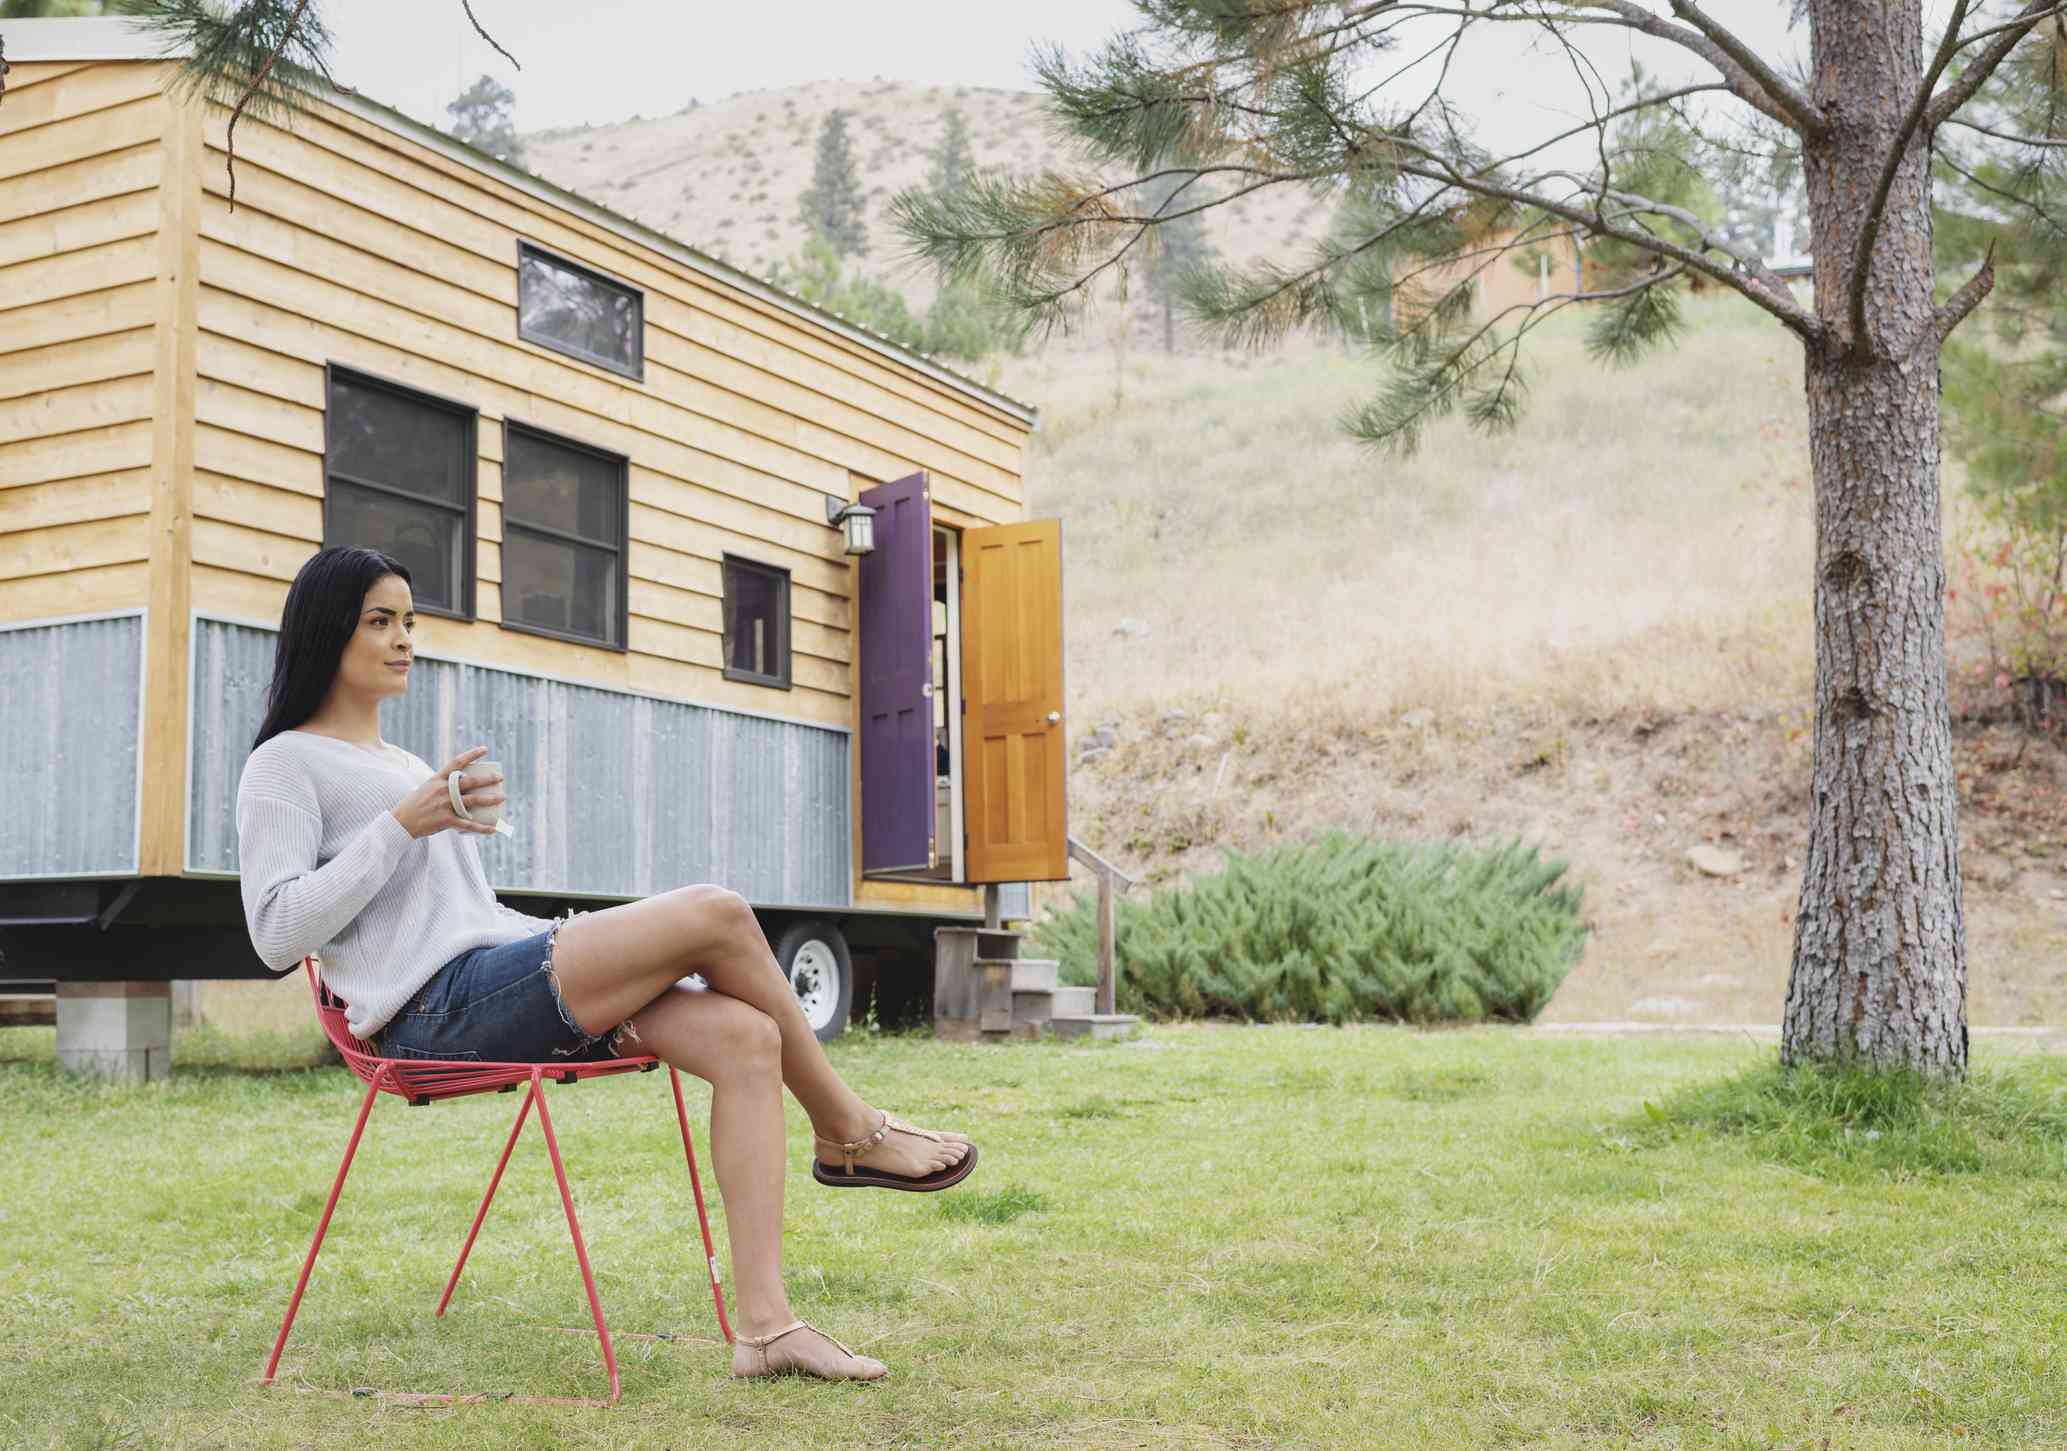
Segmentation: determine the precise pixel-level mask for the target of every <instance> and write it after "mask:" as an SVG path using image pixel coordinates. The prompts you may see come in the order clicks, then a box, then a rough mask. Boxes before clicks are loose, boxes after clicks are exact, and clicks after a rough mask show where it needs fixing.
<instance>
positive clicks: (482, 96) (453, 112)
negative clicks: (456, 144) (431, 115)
mask: <svg viewBox="0 0 2067 1451" xmlns="http://www.w3.org/2000/svg"><path fill="white" fill-rule="evenodd" d="M516 104H517V93H516V92H515V91H512V90H511V89H510V88H509V87H508V86H506V85H504V84H503V83H502V82H500V81H498V80H496V79H495V77H493V76H487V75H484V76H482V77H481V78H480V79H479V80H477V81H475V82H474V83H473V84H472V85H471V86H468V87H467V88H466V89H465V90H464V91H461V92H460V93H459V98H458V99H457V100H454V101H452V102H450V103H449V104H447V105H446V107H445V113H446V114H447V115H449V116H450V117H452V134H453V135H454V136H457V137H458V138H459V139H460V140H462V141H464V142H466V144H467V145H469V146H472V147H475V148H476V149H478V150H481V151H485V152H487V153H488V154H489V155H490V156H492V157H494V158H495V159H496V160H498V161H507V162H509V163H510V164H511V165H513V166H514V165H519V164H521V163H522V162H523V160H524V146H523V143H522V142H520V141H518V140H517V126H516V121H515V119H514V117H513V115H512V111H513V109H514V108H515V106H516Z"/></svg>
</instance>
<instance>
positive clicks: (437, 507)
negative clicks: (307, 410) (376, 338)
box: [323, 367, 478, 620]
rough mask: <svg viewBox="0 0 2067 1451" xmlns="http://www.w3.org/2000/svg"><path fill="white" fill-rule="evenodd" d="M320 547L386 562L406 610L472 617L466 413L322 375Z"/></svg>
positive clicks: (469, 426)
mask: <svg viewBox="0 0 2067 1451" xmlns="http://www.w3.org/2000/svg"><path fill="white" fill-rule="evenodd" d="M328 373H329V376H328V389H327V392H328V398H329V407H328V409H327V410H326V412H325V413H324V460H325V463H324V469H325V487H324V490H323V542H324V543H325V544H355V545H358V546H359V547H361V548H363V549H378V550H379V551H380V552H381V553H383V554H387V555H392V556H393V557H394V558H395V559H397V560H399V561H401V562H402V563H403V564H405V565H407V566H408V568H409V573H410V575H411V577H412V582H411V591H412V593H413V594H414V596H415V600H416V608H417V609H418V610H419V611H422V612H423V613H425V614H433V615H449V616H452V617H454V618H457V619H463V620H471V619H472V618H473V617H474V498H475V495H476V493H477V492H478V490H477V489H476V487H475V479H476V474H477V466H476V464H475V456H476V453H477V449H476V447H475V442H474V439H475V427H476V420H475V413H474V410H473V409H471V408H468V407H466V406H465V405H463V404H459V403H453V402H450V401H448V400H446V399H443V398H434V397H432V396H431V395H430V394H428V393H419V392H417V391H416V390H415V389H413V388H404V387H402V386H401V385H400V384H396V383H387V382H383V381H381V380H380V379H378V378H373V377H369V376H367V375H366V374H364V373H354V372H351V371H349V370H347V369H344V368H338V367H333V368H331V369H329V370H328Z"/></svg>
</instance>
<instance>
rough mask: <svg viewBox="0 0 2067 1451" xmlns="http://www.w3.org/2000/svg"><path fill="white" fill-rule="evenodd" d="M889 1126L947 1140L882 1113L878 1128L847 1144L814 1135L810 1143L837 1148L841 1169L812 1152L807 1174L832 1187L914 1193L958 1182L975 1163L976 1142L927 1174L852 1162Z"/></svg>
mask: <svg viewBox="0 0 2067 1451" xmlns="http://www.w3.org/2000/svg"><path fill="white" fill-rule="evenodd" d="M892 1129H895V1130H896V1131H897V1132H898V1133H901V1134H911V1135H912V1136H913V1137H915V1138H921V1139H931V1140H932V1141H933V1142H934V1143H936V1144H944V1143H947V1142H949V1140H947V1139H946V1138H944V1137H943V1136H941V1135H940V1134H936V1133H934V1132H932V1131H931V1130H930V1129H915V1128H913V1127H912V1126H911V1125H910V1124H908V1123H906V1122H904V1120H902V1119H899V1118H893V1117H891V1116H890V1115H889V1114H888V1113H885V1114H884V1115H883V1123H882V1126H881V1127H880V1128H878V1129H877V1130H876V1131H875V1132H874V1133H872V1134H870V1135H868V1136H867V1137H866V1138H860V1139H856V1140H855V1141H854V1142H853V1143H851V1144H842V1143H836V1142H834V1141H833V1140H831V1139H821V1138H816V1137H814V1138H813V1139H812V1143H813V1144H814V1145H815V1144H824V1145H826V1146H827V1147H829V1148H834V1149H838V1150H839V1151H840V1156H841V1158H843V1159H844V1160H846V1165H845V1168H844V1170H843V1171H842V1172H839V1173H835V1172H833V1171H832V1170H830V1169H828V1168H827V1167H826V1165H825V1161H824V1160H823V1159H820V1158H817V1157H815V1156H814V1157H813V1158H812V1160H811V1177H812V1178H814V1179H816V1180H817V1181H818V1182H819V1183H821V1184H824V1185H826V1186H827V1187H828V1188H832V1189H903V1190H906V1191H908V1192H910V1193H914V1194H930V1193H932V1192H933V1191H934V1190H936V1189H945V1188H947V1187H949V1186H950V1185H953V1184H959V1183H961V1182H962V1181H963V1180H964V1179H966V1178H968V1177H969V1171H970V1170H971V1169H973V1168H975V1167H976V1145H974V1144H969V1145H968V1149H969V1152H968V1153H966V1154H964V1155H962V1161H961V1162H960V1163H959V1164H950V1165H948V1166H947V1167H946V1168H945V1169H936V1170H935V1171H934V1172H933V1173H931V1174H892V1173H890V1172H889V1171H888V1170H886V1169H869V1168H864V1167H862V1166H861V1165H859V1164H857V1163H856V1162H855V1161H856V1160H857V1159H859V1158H860V1157H861V1156H862V1155H863V1154H865V1153H867V1152H868V1151H869V1150H870V1149H873V1148H874V1147H875V1146H876V1145H878V1144H880V1143H882V1142H883V1136H884V1135H885V1134H887V1133H889V1132H890V1131H891V1130H892Z"/></svg>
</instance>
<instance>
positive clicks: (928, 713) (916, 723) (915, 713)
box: [857, 474, 947, 872]
mask: <svg viewBox="0 0 2067 1451" xmlns="http://www.w3.org/2000/svg"><path fill="white" fill-rule="evenodd" d="M929 498H930V496H929V495H928V493H927V490H926V476H925V475H924V474H913V475H912V476H911V477H910V478H908V479H899V480H897V481H896V482H895V483H890V484H884V485H882V486H881V487H879V488H874V489H870V490H868V491H867V492H866V493H864V494H863V495H862V496H861V502H862V503H864V504H867V505H868V506H869V507H870V508H872V509H874V510H875V511H876V519H875V525H876V547H875V549H874V550H873V551H871V552H870V553H868V554H864V555H862V556H861V610H860V618H859V621H858V623H857V628H858V629H859V631H860V633H861V643H860V645H859V647H858V648H859V649H860V651H861V869H862V871H863V872H901V871H925V870H926V869H927V868H929V867H931V866H932V865H933V852H934V842H933V839H932V838H933V508H932V505H931V503H930V502H929ZM939 845H940V847H941V849H942V850H943V851H944V850H945V849H946V847H947V843H945V842H942V843H940V844H939Z"/></svg>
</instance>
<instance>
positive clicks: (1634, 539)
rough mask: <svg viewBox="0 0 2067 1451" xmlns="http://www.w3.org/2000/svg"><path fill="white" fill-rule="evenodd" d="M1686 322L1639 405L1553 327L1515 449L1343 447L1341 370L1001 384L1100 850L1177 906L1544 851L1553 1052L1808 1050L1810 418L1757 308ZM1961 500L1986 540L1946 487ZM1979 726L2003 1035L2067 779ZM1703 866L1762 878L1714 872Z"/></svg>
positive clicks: (2051, 760) (2022, 981)
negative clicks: (1394, 454)
mask: <svg viewBox="0 0 2067 1451" xmlns="http://www.w3.org/2000/svg"><path fill="white" fill-rule="evenodd" d="M1692 320H1693V328H1692V330H1691V332H1690V335H1689V336H1688V337H1687V338H1686V339H1685V341H1684V342H1683V343H1682V344H1681V345H1680V346H1679V347H1678V348H1676V349H1674V350H1672V351H1669V352H1665V353H1661V354H1658V355H1656V356H1654V357H1653V358H1652V359H1650V360H1648V361H1647V362H1646V363H1645V364H1644V365H1643V366H1642V367H1641V368H1638V369H1636V370H1633V371H1629V372H1609V371H1606V370H1603V369H1601V368H1599V367H1596V366H1595V365H1594V364H1592V363H1591V362H1590V361H1588V360H1587V359H1586V358H1585V356H1584V353H1583V350H1582V347H1581V341H1580V334H1579V329H1578V327H1577V326H1576V325H1575V326H1561V325H1559V324H1553V325H1552V326H1551V327H1549V328H1546V329H1545V330H1543V331H1542V332H1540V333H1539V334H1537V337H1538V338H1540V339H1541V341H1542V346H1540V347H1538V348H1536V349H1535V350H1534V352H1533V354H1532V373H1533V376H1534V384H1535V386H1534V391H1533V398H1532V403H1531V407H1530V411H1529V414H1528V417H1527V419H1526V420H1525V422H1524V423H1523V425H1522V428H1521V430H1520V431H1519V432H1518V433H1516V434H1514V435H1511V436H1508V437H1505V438H1499V439H1487V438H1483V437H1480V436H1478V435H1476V434H1473V433H1470V432H1469V431H1467V430H1466V429H1465V428H1464V427H1463V425H1462V424H1461V423H1457V422H1454V421H1452V422H1446V423H1443V424H1441V425H1438V426H1437V427H1435V428H1434V429H1432V430H1431V431H1430V432H1429V434H1428V436H1427V438H1426V440H1425V443H1424V446H1423V448H1422V450H1421V452H1420V453H1419V454H1418V456H1416V457H1414V458H1411V459H1405V460H1401V459H1394V458H1390V457H1387V456H1385V455H1383V454H1378V453H1373V452H1371V451H1369V450H1367V449H1364V448H1362V447H1360V446H1358V445H1356V444H1354V443H1352V442H1350V441H1349V440H1348V439H1347V438H1346V437H1345V436H1343V435H1342V433H1341V432H1340V430H1339V429H1338V427H1337V423H1336V420H1337V418H1338V416H1339V415H1340V413H1341V412H1342V410H1343V408H1344V407H1345V406H1346V405H1347V404H1348V403H1349V401H1350V400H1351V399H1353V398H1355V397H1357V396H1358V395H1359V393H1360V392H1361V391H1362V390H1364V389H1366V388H1368V387H1369V386H1370V384H1371V382H1372V379H1373V376H1374V375H1373V372H1372V369H1371V367H1370V365H1369V364H1368V363H1367V362H1364V361H1362V360H1360V359H1356V358H1351V357H1349V356H1346V355H1345V354H1344V353H1343V352H1342V351H1341V350H1340V349H1339V348H1329V347H1320V346H1314V345H1305V346H1300V347H1294V348H1290V349H1287V350H1285V351H1283V352H1280V353H1274V354H1267V355H1261V356H1251V357H1229V356H1220V355H1213V354H1207V355H1195V356H1179V357H1176V358H1164V357H1162V356H1161V355H1155V354H1143V353H1140V352H1133V353H1129V354H1126V355H1124V356H1123V357H1116V356H1115V355H1114V354H1112V353H1109V352H1108V353H1105V354H1103V355H1099V354H1094V353H1088V352H1086V353H1074V354H1065V353H1061V352H1050V353H1048V354H1046V355H1042V356H1037V357H1029V358H1025V359H1021V360H1017V361H1016V362H1014V363H1012V364H1010V365H1008V366H1007V367H1006V369H1005V373H1004V376H1003V378H1002V382H1003V384H1004V386H1005V387H1006V388H1007V390H1008V391H1010V392H1012V393H1013V394H1014V395H1015V396H1019V397H1023V398H1028V399H1031V400H1034V401H1037V402H1038V403H1039V404H1040V405H1041V407H1042V424H1041V432H1040V433H1039V435H1038V436H1037V439H1036V450H1035V457H1034V459H1033V463H1032V467H1031V477H1030V490H1031V495H1032V507H1033V510H1034V512H1036V513H1037V514H1059V515H1061V516H1062V517H1063V518H1064V520H1065V521H1066V523H1065V535H1064V553H1065V560H1066V571H1067V579H1066V599H1067V605H1066V607H1067V612H1068V631H1069V640H1068V652H1069V654H1068V659H1069V671H1070V679H1069V691H1068V694H1069V706H1070V718H1071V724H1070V732H1071V753H1072V758H1073V761H1074V762H1075V765H1074V767H1073V771H1072V776H1071V790H1072V798H1071V809H1072V829H1073V830H1074V831H1075V833H1076V834H1077V835H1079V836H1081V837H1084V838H1085V839H1086V840H1088V841H1089V842H1091V843H1092V844H1093V845H1094V846H1095V847H1097V848H1098V849H1099V850H1101V851H1104V852H1108V853H1110V854H1111V855H1113V856H1114V858H1115V859H1116V860H1118V861H1119V862H1120V863H1121V864H1122V865H1123V866H1124V867H1126V868H1127V869H1129V870H1132V871H1134V872H1137V873H1140V874H1142V875H1143V876H1145V877H1146V878H1147V879H1148V880H1149V881H1150V882H1164V881H1172V880H1176V879H1180V878H1181V877H1182V876H1183V875H1185V874H1186V873H1188V872H1191V871H1195V870H1198V869H1202V868H1210V867H1212V866H1214V865H1216V864H1217V862H1218V860H1219V856H1220V849H1221V848H1222V847H1223V846H1240V847H1249V846H1256V845H1260V844H1264V843H1269V842H1273V841H1279V840H1283V839H1287V838H1291V837H1296V836H1301V835H1305V834H1307V833H1310V832H1313V831H1316V830H1319V829H1323V828H1327V827H1345V828H1349V829H1352V830H1359V831H1372V832H1382V833H1388V834H1394V835H1400V836H1412V837H1423V838H1430V837H1433V838H1447V837H1460V836H1461V837H1470V838H1496V837H1504V836H1508V835H1512V834H1521V835H1523V836H1526V837H1528V838H1530V839H1532V840H1535V841H1538V842H1541V843H1543V844H1544V845H1545V846H1546V847H1548V848H1549V849H1550V850H1552V851H1554V852H1556V853H1558V854H1560V855H1562V856H1564V857H1565V858H1566V859H1568V860H1569V861H1570V862H1571V863H1572V866H1573V871H1574V873H1575V875H1576V877H1577V879H1578V880H1579V881H1581V882H1582V883H1583V884H1584V885H1585V887H1586V890H1587V901H1588V904H1589V915H1590V917H1591V919H1592V924H1593V927H1594V936H1593V938H1592V941H1591V945H1590V946H1589V949H1588V951H1587V955H1586V958H1585V961H1584V962H1583V963H1582V964H1581V966H1580V967H1579V969H1578V970H1577V971H1576V972H1575V973H1574V974H1573V976H1572V977H1571V979H1570V980H1569V981H1568V982H1567V984H1566V985H1565V987H1564V989H1563V990H1562V991H1561V992H1560V994H1559V995H1558V997H1557V999H1556V1001H1555V1002H1554V1003H1553V1004H1552V1007H1551V1009H1550V1012H1549V1017H1550V1018H1552V1019H1562V1020H1566V1021H1600V1020H1624V1019H1639V1020H1650V1021H1659V1022H1704V1021H1705V1022H1773V1021H1777V1019H1778V1017H1779V1011H1780V1005H1781V1001H1782V996H1783V993H1784V987H1785V982H1786V972H1787V962H1788V954H1789V948H1790V943H1791V934H1792V913H1793V910H1794V906H1795V901H1796V897H1797V895H1798V892H1799V888H1800V871H1799V854H1800V852H1801V844H1802V842H1803V841H1804V840H1805V838H1806V834H1807V815H1806V811H1807V802H1806V799H1805V797H1806V783H1807V776H1808V764H1809V743H1810V738H1809V733H1808V725H1809V721H1808V718H1807V713H1806V705H1807V702H1808V701H1809V699H1810V695H1811V685H1812V681H1813V670H1814V657H1813V640H1812V635H1811V616H1810V587H1811V565H1812V561H1813V558H1814V530H1813V522H1812V517H1811V512H1810V496H1809V487H1808V476H1809V460H1808V448H1807V439H1806V433H1805V426H1806V420H1805V417H1804V404H1803V400H1802V389H1801V382H1800V373H1799V364H1798V362H1797V361H1796V360H1795V358H1794V356H1793V345H1792V344H1791V343H1790V342H1789V341H1788V340H1787V339H1786V338H1785V337H1784V335H1783V334H1781V333H1780V331H1779V330H1778V329H1777V328H1775V327H1773V326H1771V325H1770V324H1769V323H1768V322H1766V321H1765V319H1764V318H1763V317H1762V315H1759V314H1756V313H1755V312H1753V311H1752V310H1751V309H1750V308H1749V307H1748V306H1745V305H1740V304H1738V303H1736V302H1735V301H1734V300H1714V301H1708V302H1703V303H1700V304H1698V305H1697V306H1696V307H1695V309H1694V310H1693V313H1692ZM1947 489H1948V500H1949V503H1950V507H1951V527H1952V530H1953V532H1955V533H1956V532H1957V531H1958V530H1959V529H1960V528H1962V527H1965V519H1964V511H1963V509H1962V508H1961V507H1960V500H1959V496H1958V488H1957V472H1956V467H1954V466H1950V465H1948V477H1947ZM1953 623H1954V629H1955V635H1956V638H1955V640H1954V652H1955V659H1957V660H1962V661H1964V660H1970V659H1971V658H1972V655H1973V642H1972V641H1971V640H1970V639H1965V638H1959V637H1957V632H1958V631H1960V630H1961V629H1962V628H1964V627H1966V626H1967V625H1968V622H1967V621H1966V619H1965V617H1964V616H1963V615H1962V614H1961V613H1959V612H1958V611H1955V614H1954V622H1953ZM1968 704H1971V702H1969V701H1967V700H1965V699H1964V698H1963V700H1962V708H1963V716H1962V719H1961V720H1960V722H1959V724H1958V730H1957V747H1956V749H1957V752H1958V757H1959V761H1960V770H1961V773H1962V774H1961V784H1962V788H1963V789H1962V828H1963V833H1964V836H1965V842H1966V848H1967V855H1966V863H1967V878H1966V880H1967V897H1966V911H1967V928H1968V937H1969V943H1970V948H1971V955H1972V969H1973V971H1972V1007H1973V1017H1974V1021H1975V1022H1977V1023H1984V1024H2005V1025H2015V1024H2030V1023H2040V1022H2050V1023H2057V1022H2061V1021H2063V1020H2067V971H2063V964H2062V961H2061V958H2060V953H2059V948H2060V944H2061V942H2062V941H2063V940H2067V873H2063V871H2062V866H2061V858H2060V847H2061V846H2062V845H2063V842H2067V815H2063V813H2062V811H2061V805H2060V803H2061V801H2062V799H2063V798H2062V795H2061V794H2060V793H2061V792H2062V790H2063V788H2067V758H2063V757H2062V755H2061V754H2060V753H2059V752H2058V751H2057V750H2055V749H2053V748H2051V747H2049V746H2047V745H2046V744H2044V743H2043V742H2036V743H2030V744H2028V745H2027V743H2026V742H2025V741H2024V740H2023V739H2022V738H2021V737H2019V736H2018V735H2017V733H2016V732H2015V731H2014V730H2013V729H2011V728H2010V727H2009V726H2008V725H2006V724H2003V723H2000V722H1997V721H1995V720H1994V719H1993V718H1992V717H1991V716H1990V714H1989V713H1988V711H1987V710H1985V709H1982V708H1980V707H1978V706H1976V707H1975V708H1973V709H1965V707H1966V706H1967V705H1968ZM1180 711H1181V712H1183V714H1182V715H1181V716H1178V715H1175V714H1174V712H1180ZM1100 726H1105V727H1107V728H1108V731H1109V736H1110V738H1112V739H1113V740H1114V744H1112V745H1111V746H1110V747H1109V748H1108V749H1104V750H1100V743H1099V741H1098V740H1097V739H1095V738H1094V737H1095V736H1096V733H1097V731H1098V728H1099V727H1100ZM1703 844H1706V845H1711V846H1716V847H1720V848H1722V849H1725V850H1727V851H1731V852H1734V853H1736V854H1737V855H1739V856H1740V858H1741V859H1742V861H1743V870H1742V871H1740V872H1738V873H1736V874H1734V875H1731V876H1728V877H1721V878H1718V877H1711V876H1705V875H1703V874H1702V873H1701V872H1699V871H1697V870H1695V868H1694V867H1693V866H1692V865H1691V864H1690V863H1689V861H1688V852H1689V850H1690V849H1691V848H1693V847H1695V846H1698V845H1703Z"/></svg>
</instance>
